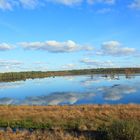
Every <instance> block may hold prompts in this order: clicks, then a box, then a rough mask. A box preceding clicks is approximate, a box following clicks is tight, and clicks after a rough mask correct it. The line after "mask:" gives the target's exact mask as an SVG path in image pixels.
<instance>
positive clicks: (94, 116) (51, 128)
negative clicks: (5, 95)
mask: <svg viewBox="0 0 140 140" xmlns="http://www.w3.org/2000/svg"><path fill="white" fill-rule="evenodd" d="M114 120H136V121H138V122H140V105H133V104H130V105H80V106H0V127H11V128H26V130H22V131H19V130H17V131H16V132H13V131H12V130H11V129H10V128H8V129H7V131H4V130H0V140H94V138H93V137H91V135H90V134H89V132H93V131H96V130H97V129H98V128H99V127H100V126H102V125H103V124H104V125H105V126H109V125H110V124H111V123H112V122H113V121H114ZM27 128H34V131H33V132H32V133H31V132H30V131H27V130H28V129H27ZM70 131H72V133H71V132H70ZM79 132H88V134H89V135H90V136H89V137H88V136H87V135H83V133H80V135H79ZM97 140H98V139H97Z"/></svg>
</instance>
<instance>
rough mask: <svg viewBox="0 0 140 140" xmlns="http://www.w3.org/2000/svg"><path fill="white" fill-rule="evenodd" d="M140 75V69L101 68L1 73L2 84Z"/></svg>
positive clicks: (0, 80)
mask: <svg viewBox="0 0 140 140" xmlns="http://www.w3.org/2000/svg"><path fill="white" fill-rule="evenodd" d="M137 73H140V68H99V69H81V70H65V71H46V72H43V71H27V72H7V73H0V82H10V81H19V80H26V79H35V78H45V77H55V76H68V75H92V74H104V75H115V74H126V75H132V74H137Z"/></svg>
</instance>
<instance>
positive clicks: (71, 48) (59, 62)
mask: <svg viewBox="0 0 140 140" xmlns="http://www.w3.org/2000/svg"><path fill="white" fill-rule="evenodd" d="M108 67H140V0H0V72H9V71H49V70H68V69H85V68H108Z"/></svg>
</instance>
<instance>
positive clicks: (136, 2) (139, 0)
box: [129, 0, 140, 9]
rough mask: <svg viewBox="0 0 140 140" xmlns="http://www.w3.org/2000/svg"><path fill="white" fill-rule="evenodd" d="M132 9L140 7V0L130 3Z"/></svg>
mask: <svg viewBox="0 0 140 140" xmlns="http://www.w3.org/2000/svg"><path fill="white" fill-rule="evenodd" d="M129 7H130V8H132V9H140V0H134V1H133V2H132V3H131V4H130V5H129Z"/></svg>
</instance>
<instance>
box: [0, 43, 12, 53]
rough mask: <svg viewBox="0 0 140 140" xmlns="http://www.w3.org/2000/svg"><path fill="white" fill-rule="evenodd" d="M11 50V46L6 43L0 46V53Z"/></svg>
mask: <svg viewBox="0 0 140 140" xmlns="http://www.w3.org/2000/svg"><path fill="white" fill-rule="evenodd" d="M12 48H13V46H12V45H9V44H7V43H1V44H0V51H7V50H11V49H12Z"/></svg>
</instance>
